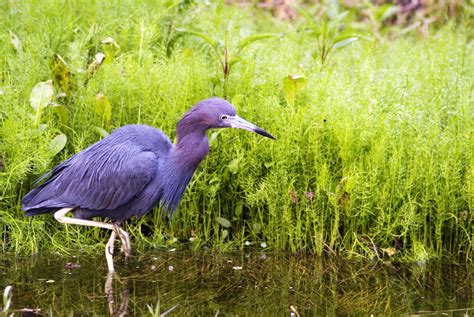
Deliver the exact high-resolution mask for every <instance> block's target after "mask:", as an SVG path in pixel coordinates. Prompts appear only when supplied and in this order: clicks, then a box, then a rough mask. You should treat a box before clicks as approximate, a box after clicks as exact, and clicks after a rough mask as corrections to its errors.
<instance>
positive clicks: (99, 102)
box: [93, 92, 112, 128]
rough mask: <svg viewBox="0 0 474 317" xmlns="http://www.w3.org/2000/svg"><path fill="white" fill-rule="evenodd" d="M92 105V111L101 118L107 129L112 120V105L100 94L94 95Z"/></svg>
mask: <svg viewBox="0 0 474 317" xmlns="http://www.w3.org/2000/svg"><path fill="white" fill-rule="evenodd" d="M93 103H94V111H95V112H96V113H97V114H98V115H100V116H101V117H102V121H103V123H104V124H105V126H106V127H107V128H108V127H109V126H110V121H111V119H112V105H111V104H110V101H109V99H108V98H107V97H106V96H104V94H103V93H101V92H100V93H98V94H97V95H95V97H94V100H93Z"/></svg>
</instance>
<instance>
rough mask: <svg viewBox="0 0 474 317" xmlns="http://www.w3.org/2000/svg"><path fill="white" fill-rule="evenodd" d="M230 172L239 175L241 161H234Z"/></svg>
mask: <svg viewBox="0 0 474 317" xmlns="http://www.w3.org/2000/svg"><path fill="white" fill-rule="evenodd" d="M228 167H229V172H231V173H232V174H237V172H238V171H239V159H233V160H232V161H231V162H230V163H229V165H228Z"/></svg>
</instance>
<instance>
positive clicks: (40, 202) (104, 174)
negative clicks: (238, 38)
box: [22, 98, 274, 272]
mask: <svg viewBox="0 0 474 317" xmlns="http://www.w3.org/2000/svg"><path fill="white" fill-rule="evenodd" d="M212 128H241V129H245V130H249V131H253V132H256V133H258V134H260V135H263V136H266V137H268V138H271V139H274V137H273V136H272V135H271V134H270V133H268V132H266V131H265V130H263V129H261V128H259V127H257V126H256V125H254V124H252V123H250V122H248V121H246V120H244V119H242V118H240V117H239V116H237V115H236V112H235V108H234V106H232V105H231V104H230V103H228V102H227V101H225V100H223V99H220V98H210V99H206V100H203V101H201V102H199V103H197V104H196V105H195V106H193V107H192V108H191V109H190V110H189V111H188V112H187V113H186V114H185V115H184V117H183V118H182V119H181V120H180V121H179V122H178V124H177V125H176V143H175V144H172V143H171V141H170V139H169V138H168V137H167V136H166V135H165V134H164V133H163V132H162V131H160V130H158V129H155V128H152V127H150V126H146V125H140V124H131V125H126V126H123V127H121V128H119V129H117V130H115V131H114V132H113V133H111V134H110V136H108V137H106V138H104V139H102V140H100V141H98V142H97V143H95V144H93V145H91V146H90V147H88V148H86V149H85V150H83V151H81V152H79V153H77V154H76V155H74V156H72V157H70V158H69V159H67V160H66V161H64V162H62V163H61V164H59V165H58V166H56V167H54V168H53V169H52V170H51V171H50V172H49V173H47V174H45V175H43V176H42V177H41V178H40V179H39V180H38V181H41V180H43V179H46V180H45V181H44V182H43V183H42V184H41V185H39V186H38V187H36V188H34V189H32V190H31V191H30V192H29V193H28V194H26V195H25V196H24V197H23V200H22V209H23V210H24V211H26V212H25V215H26V216H33V215H37V214H43V213H49V212H54V218H56V220H57V221H59V222H62V223H66V224H77V225H85V226H94V227H100V228H106V229H110V230H112V234H111V236H110V239H109V241H108V243H107V245H106V249H105V255H106V258H107V265H108V269H109V271H110V272H113V271H114V265H113V252H114V241H115V238H116V236H118V237H119V238H120V240H121V242H122V247H121V251H122V253H123V254H124V255H125V256H126V257H127V256H130V254H131V247H130V241H129V237H128V233H127V232H126V231H125V230H123V229H122V227H121V223H122V222H123V221H125V220H127V219H130V218H132V217H133V216H137V217H141V216H143V215H144V214H145V213H147V212H149V211H150V210H151V209H152V208H153V207H155V206H156V205H159V206H161V207H162V208H163V209H164V210H168V211H169V212H170V214H171V215H172V214H173V212H174V211H175V209H176V208H177V207H178V204H179V202H180V200H181V197H182V196H183V193H184V190H185V189H186V186H187V185H188V183H189V181H190V180H191V177H192V175H193V173H194V171H195V170H196V168H197V166H198V165H199V163H200V162H201V161H202V159H203V158H204V157H205V156H206V154H207V153H208V152H209V142H208V139H207V133H206V131H207V130H208V129H212ZM70 211H72V212H73V213H74V218H72V217H66V214H67V213H68V212H70ZM93 217H106V218H108V219H110V220H111V221H112V222H111V223H107V222H99V221H93V220H91V219H92V218H93Z"/></svg>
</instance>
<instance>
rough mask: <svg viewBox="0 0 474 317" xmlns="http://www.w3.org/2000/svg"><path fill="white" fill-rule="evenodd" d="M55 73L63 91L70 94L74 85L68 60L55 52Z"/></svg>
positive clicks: (55, 77)
mask: <svg viewBox="0 0 474 317" xmlns="http://www.w3.org/2000/svg"><path fill="white" fill-rule="evenodd" d="M53 74H54V79H55V80H56V83H57V84H58V86H59V88H60V89H61V91H63V92H65V93H66V94H69V93H70V91H71V86H72V83H71V72H70V71H69V68H68V66H67V63H66V61H65V60H64V59H63V58H62V57H61V55H59V54H54V57H53Z"/></svg>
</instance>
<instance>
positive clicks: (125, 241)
mask: <svg viewBox="0 0 474 317" xmlns="http://www.w3.org/2000/svg"><path fill="white" fill-rule="evenodd" d="M73 209H74V208H62V209H59V210H58V211H56V212H55V213H54V218H55V219H56V220H57V221H59V222H61V223H66V224H74V225H81V226H91V227H99V228H104V229H109V230H112V234H111V236H110V239H109V242H107V245H106V247H105V257H106V258H107V266H108V268H109V272H113V271H114V262H113V253H114V242H115V238H116V236H119V238H120V240H121V241H122V253H124V255H125V256H130V254H131V250H132V248H131V246H130V240H129V236H128V233H127V232H126V231H125V230H123V229H122V228H121V227H120V225H118V224H112V223H106V222H100V221H92V220H84V219H76V218H71V217H66V214H67V213H68V212H70V211H72V210H73Z"/></svg>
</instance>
